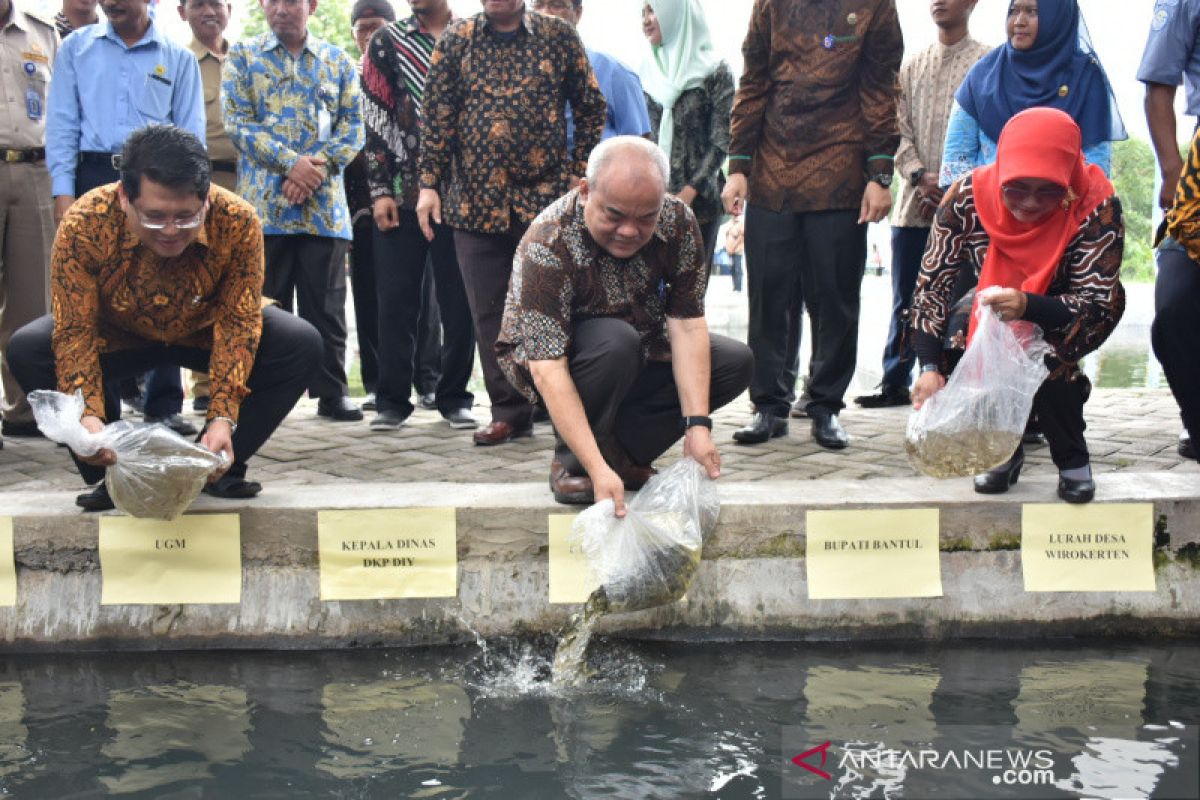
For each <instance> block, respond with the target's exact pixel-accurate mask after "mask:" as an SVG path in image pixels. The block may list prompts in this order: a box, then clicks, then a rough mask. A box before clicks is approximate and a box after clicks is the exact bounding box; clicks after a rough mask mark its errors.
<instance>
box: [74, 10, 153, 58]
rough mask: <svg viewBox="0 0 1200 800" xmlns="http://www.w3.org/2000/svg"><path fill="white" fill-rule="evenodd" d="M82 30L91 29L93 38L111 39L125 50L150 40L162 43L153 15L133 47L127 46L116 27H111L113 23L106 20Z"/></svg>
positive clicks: (147, 42)
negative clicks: (147, 26)
mask: <svg viewBox="0 0 1200 800" xmlns="http://www.w3.org/2000/svg"><path fill="white" fill-rule="evenodd" d="M84 30H88V31H91V34H92V37H93V38H96V39H111V40H112V41H114V42H116V43H117V44H119V45H121V46H122V47H124V48H125V49H127V50H132V49H133V47H140V46H142V45H144V44H149V43H150V42H154V43H155V44H157V45H160V46H161V45H162V44H163V38H162V32H161V31H159V29H158V26H157V25H155V24H154V18H153V17H151V18H150V27H149V28H147V29H146V32H145V33H144V34H143V35H142V38H141V39H138V40H137V42H135V43H134V45H133V47H129V46H127V45H126V44H125V40H124V39H122V38H121V35H120V34H119V33H117V31H116V29H115V28H113V24H112V23H111V22H109V21H108V20H104V21H103V22H101V23H99V24H97V25H89V26H88V27H87V28H84Z"/></svg>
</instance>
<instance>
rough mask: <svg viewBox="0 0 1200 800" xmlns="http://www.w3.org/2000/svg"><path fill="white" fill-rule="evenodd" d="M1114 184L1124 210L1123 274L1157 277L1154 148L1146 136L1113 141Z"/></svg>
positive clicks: (1143, 278) (1135, 277)
mask: <svg viewBox="0 0 1200 800" xmlns="http://www.w3.org/2000/svg"><path fill="white" fill-rule="evenodd" d="M1112 171H1113V184H1114V185H1115V186H1116V189H1117V196H1118V197H1120V198H1121V209H1122V210H1123V211H1124V212H1125V260H1124V261H1123V262H1122V264H1121V278H1122V279H1123V280H1126V281H1150V280H1154V251H1153V240H1154V229H1153V225H1154V198H1155V192H1154V176H1155V175H1156V174H1157V168H1156V166H1155V163H1154V151H1153V150H1152V149H1151V148H1150V144H1149V142H1147V141H1145V140H1144V139H1135V138H1129V139H1126V140H1125V141H1123V142H1116V143H1115V144H1114V145H1113V160H1112Z"/></svg>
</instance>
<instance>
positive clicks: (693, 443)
mask: <svg viewBox="0 0 1200 800" xmlns="http://www.w3.org/2000/svg"><path fill="white" fill-rule="evenodd" d="M683 455H684V457H688V456H690V457H691V458H693V459H694V460H695V461H696V462H697V463H699V464H700V466H702V467H704V471H705V472H707V473H708V477H710V478H712V479H713V480H716V479H717V478H719V477H721V454H720V453H718V452H717V446H716V444H714V443H713V440H712V432H711V431H710V430H709V429H708V428H706V427H704V426H703V425H693V426H692V427H690V428H688V429H687V433H685V434H684V435H683Z"/></svg>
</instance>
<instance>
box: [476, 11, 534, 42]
mask: <svg viewBox="0 0 1200 800" xmlns="http://www.w3.org/2000/svg"><path fill="white" fill-rule="evenodd" d="M532 16H533V15H532V14H530V13H529V9H528V8H527V7H526V6H524V5H522V6H521V27H522V28H524V29H525V32H526V33H528V34H529V35H530V36H532V35H533V21H532ZM479 18H480V25H479V27H480V29H481V30H482V29H485V28H490V27H492V21H491V20H490V19H488V15H487V14H485V13H483V12H482V11H481V12H480V13H479ZM517 30H520V28H518V29H517Z"/></svg>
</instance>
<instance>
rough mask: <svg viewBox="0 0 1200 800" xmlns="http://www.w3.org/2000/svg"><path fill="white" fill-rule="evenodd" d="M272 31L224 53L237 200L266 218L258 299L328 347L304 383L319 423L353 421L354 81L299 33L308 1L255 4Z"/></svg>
mask: <svg viewBox="0 0 1200 800" xmlns="http://www.w3.org/2000/svg"><path fill="white" fill-rule="evenodd" d="M260 5H261V6H262V9H263V13H264V15H265V16H266V18H267V24H268V25H269V26H270V28H271V30H270V32H269V33H264V34H262V35H261V36H257V37H255V38H253V39H250V40H249V41H245V42H239V43H237V44H235V45H233V46H232V47H231V48H230V49H229V57H228V58H227V59H226V61H225V73H224V80H223V82H222V85H221V90H222V93H223V94H224V96H225V129H226V130H227V131H229V135H230V137H232V139H233V143H234V145H235V146H236V147H237V149H238V152H239V154H240V156H239V159H238V194H240V195H241V196H242V197H244V198H246V200H248V201H250V203H251V204H252V205H254V207H255V208H257V209H258V213H259V215H260V216H261V217H262V221H263V240H264V242H265V249H266V279H265V282H264V285H263V294H264V295H265V296H267V297H270V298H272V299H274V300H277V301H279V302H280V303H281V304H282V305H283V306H284V308H287V309H289V310H290V309H291V307H292V296H293V295H295V296H296V300H297V310H298V311H299V313H300V316H301V317H302V318H303V319H305V320H307V321H308V322H310V323H312V325H313V326H314V327H315V328H316V329H317V330H318V331H320V333H321V338H322V340H323V341H324V343H325V350H324V354H323V356H322V359H321V369H320V370H318V371H317V373H316V375H315V377H314V378H313V381H312V383H311V384H310V385H309V394H310V395H312V396H314V397H316V398H318V401H317V414H318V415H320V416H322V417H326V418H328V419H333V420H339V421H354V420H360V419H362V411H361V410H359V408H358V406H356V405H355V404H354V403H352V402H351V401H350V397H349V394H350V391H349V387H348V386H347V382H346V367H345V355H346V270H345V264H346V251H347V249H348V248H349V245H350V239H351V227H350V211H349V209H348V208H347V206H346V193H345V189H344V188H343V183H342V170H343V169H345V167H346V165H347V164H349V163H350V162H351V161H352V160H353V159H354V157H355V156H356V155H358V152H359V151H360V150H362V148H363V142H364V140H365V138H366V134H365V129H364V127H363V120H362V110H361V105H360V102H359V89H358V73H357V71H356V69H355V66H354V62H353V61H352V60H351V59H350V57H349V56H348V55H346V53H345V52H343V51H342V50H341V49H339V48H338V47H335V46H334V45H332V44H329V43H328V42H324V41H321V40H320V39H318V38H316V37H315V36H312V35H311V34H310V33H309V31H308V17H309V15H310V14H312V12H313V11H315V10H316V8H317V2H316V0H260Z"/></svg>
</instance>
